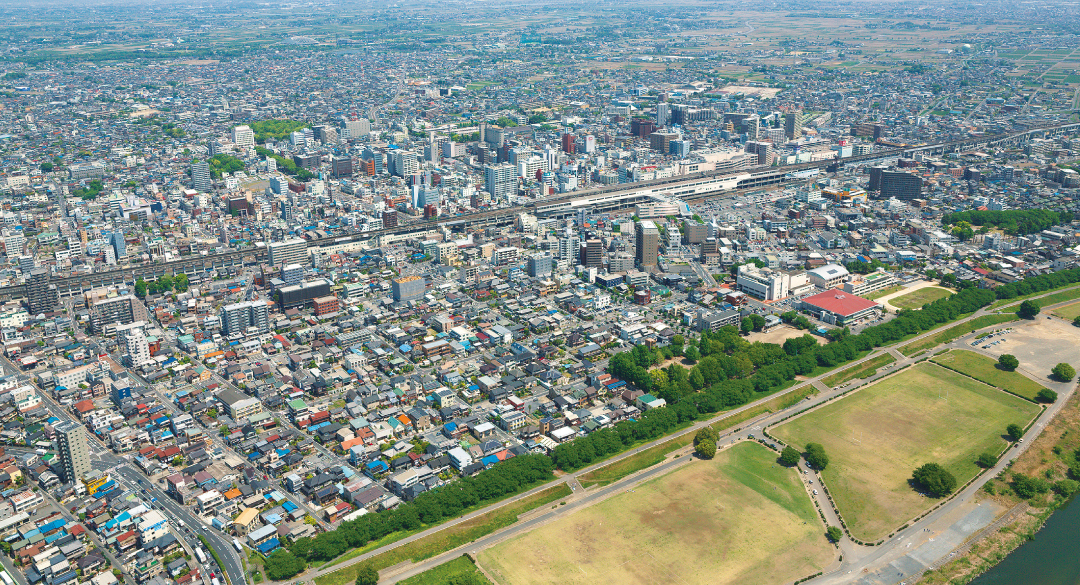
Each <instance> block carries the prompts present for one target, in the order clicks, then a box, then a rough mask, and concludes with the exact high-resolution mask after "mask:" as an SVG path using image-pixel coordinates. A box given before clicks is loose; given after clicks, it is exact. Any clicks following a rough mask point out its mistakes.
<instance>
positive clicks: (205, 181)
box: [191, 160, 214, 193]
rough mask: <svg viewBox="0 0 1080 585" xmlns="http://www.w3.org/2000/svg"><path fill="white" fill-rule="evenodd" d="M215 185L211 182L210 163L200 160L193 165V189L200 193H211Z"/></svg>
mask: <svg viewBox="0 0 1080 585" xmlns="http://www.w3.org/2000/svg"><path fill="white" fill-rule="evenodd" d="M213 186H214V183H213V182H212V181H211V180H210V163H208V162H206V161H204V160H200V161H198V162H196V163H195V164H193V165H191V188H192V189H195V190H196V191H198V192H199V193H206V192H208V191H210V189H212V188H213Z"/></svg>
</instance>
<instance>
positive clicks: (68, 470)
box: [53, 420, 90, 484]
mask: <svg viewBox="0 0 1080 585" xmlns="http://www.w3.org/2000/svg"><path fill="white" fill-rule="evenodd" d="M53 428H54V429H55V430H56V447H57V451H59V455H60V475H61V476H62V478H63V480H64V482H65V483H72V484H74V483H76V482H77V481H79V480H80V479H81V478H82V477H83V476H84V475H86V474H87V473H90V451H89V449H88V448H87V440H88V438H87V436H86V428H85V427H83V426H82V425H81V424H79V423H77V422H74V421H70V420H65V421H60V422H58V423H56V425H55V426H54V427H53Z"/></svg>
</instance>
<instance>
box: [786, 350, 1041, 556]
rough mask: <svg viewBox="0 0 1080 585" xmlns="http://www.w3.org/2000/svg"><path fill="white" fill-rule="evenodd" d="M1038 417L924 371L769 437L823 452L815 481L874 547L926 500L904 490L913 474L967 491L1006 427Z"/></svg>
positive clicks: (943, 372)
mask: <svg viewBox="0 0 1080 585" xmlns="http://www.w3.org/2000/svg"><path fill="white" fill-rule="evenodd" d="M1038 412H1039V407H1038V406H1037V405H1035V404H1032V403H1031V402H1028V401H1027V400H1024V399H1021V398H1019V397H1016V396H1013V395H1011V394H1007V393H1005V392H1002V391H1000V390H997V389H995V388H991V387H990V386H987V385H986V384H983V383H981V382H978V381H976V380H972V379H971V378H968V377H966V376H964V375H961V374H958V373H956V372H953V371H951V370H947V369H945V368H942V367H940V366H937V365H934V364H929V363H923V364H919V365H916V366H914V367H910V368H907V369H905V370H902V371H900V372H898V373H897V374H895V375H893V376H890V377H888V378H884V379H882V380H881V381H879V382H876V383H874V384H871V385H869V386H867V387H866V388H864V389H862V390H858V391H856V392H854V393H852V394H850V395H848V396H846V397H844V398H842V399H840V400H837V401H835V402H831V403H828V404H826V405H824V406H821V407H820V408H816V409H814V410H812V411H810V412H808V413H806V414H804V415H802V416H800V417H797V418H795V419H793V420H791V421H790V422H787V423H785V424H783V425H781V426H779V427H775V428H773V429H771V430H770V432H771V433H772V434H773V435H774V436H776V437H777V438H779V439H780V440H782V441H784V442H786V443H788V444H789V445H793V446H795V447H798V448H804V447H805V446H806V444H807V443H820V444H822V445H824V447H825V451H826V453H827V454H828V455H829V459H830V462H829V466H828V467H827V468H826V469H825V471H824V472H823V474H822V476H823V478H824V480H825V484H826V485H827V486H828V488H829V492H830V493H831V494H832V496H833V499H834V500H835V502H836V505H837V507H838V508H839V509H840V513H841V515H842V516H843V517H844V521H845V522H846V523H847V525H848V528H849V530H850V531H851V533H852V535H853V536H854V537H855V538H857V539H860V540H863V541H869V542H873V541H877V540H879V539H881V538H884V537H885V536H888V534H889V533H890V532H892V531H893V530H895V529H897V528H899V527H900V526H901V525H903V524H904V523H905V522H907V521H909V520H911V519H912V518H914V517H915V516H918V515H919V514H920V513H922V512H923V511H925V510H926V509H927V508H929V507H930V506H931V505H932V504H933V501H932V500H929V499H928V498H926V497H925V496H923V495H921V494H919V493H918V492H916V491H915V490H914V489H912V487H911V486H910V485H909V483H908V480H909V479H910V478H911V473H912V471H913V470H914V469H915V468H916V467H918V466H920V465H922V464H924V463H938V464H940V465H942V466H943V467H945V469H947V470H948V471H949V472H951V473H952V474H953V475H954V476H955V477H956V480H957V482H958V484H959V485H963V484H965V483H966V482H967V481H968V480H970V479H971V478H973V477H974V476H975V475H976V474H977V473H978V471H979V469H978V467H977V466H976V465H975V460H976V458H977V457H978V456H979V454H981V453H983V452H986V451H989V452H991V453H993V454H995V455H997V454H998V453H1000V452H1001V451H1002V450H1003V449H1004V448H1005V445H1006V443H1005V439H1004V437H1003V435H1004V433H1005V427H1006V426H1008V425H1009V424H1010V423H1016V424H1019V425H1021V426H1024V425H1026V424H1027V423H1028V422H1029V421H1031V420H1032V419H1033V418H1034V417H1035V416H1036V415H1037V414H1038Z"/></svg>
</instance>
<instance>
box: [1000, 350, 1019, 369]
mask: <svg viewBox="0 0 1080 585" xmlns="http://www.w3.org/2000/svg"><path fill="white" fill-rule="evenodd" d="M998 367H999V368H1001V369H1003V370H1005V371H1006V372H1013V371H1015V370H1016V368H1018V367H1020V360H1018V359H1016V356H1014V355H1012V354H1008V353H1003V354H1001V357H999V358H998Z"/></svg>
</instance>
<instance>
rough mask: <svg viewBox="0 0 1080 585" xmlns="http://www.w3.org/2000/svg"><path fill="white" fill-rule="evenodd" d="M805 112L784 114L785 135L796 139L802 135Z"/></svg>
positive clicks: (789, 138)
mask: <svg viewBox="0 0 1080 585" xmlns="http://www.w3.org/2000/svg"><path fill="white" fill-rule="evenodd" d="M802 124H803V113H802V112H790V113H787V114H784V137H785V138H787V139H788V140H795V139H796V138H799V137H800V136H802Z"/></svg>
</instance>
